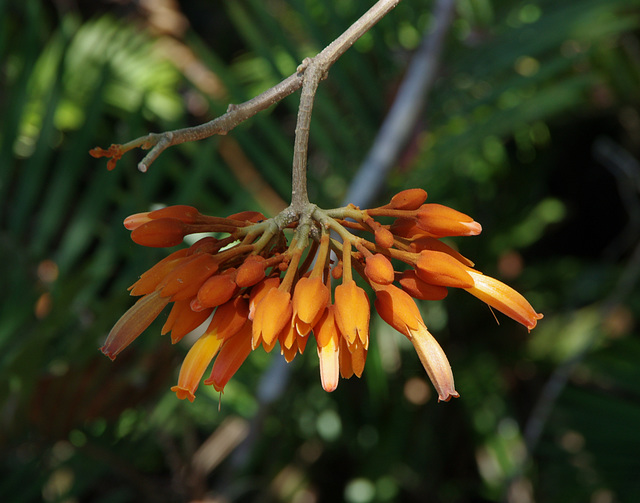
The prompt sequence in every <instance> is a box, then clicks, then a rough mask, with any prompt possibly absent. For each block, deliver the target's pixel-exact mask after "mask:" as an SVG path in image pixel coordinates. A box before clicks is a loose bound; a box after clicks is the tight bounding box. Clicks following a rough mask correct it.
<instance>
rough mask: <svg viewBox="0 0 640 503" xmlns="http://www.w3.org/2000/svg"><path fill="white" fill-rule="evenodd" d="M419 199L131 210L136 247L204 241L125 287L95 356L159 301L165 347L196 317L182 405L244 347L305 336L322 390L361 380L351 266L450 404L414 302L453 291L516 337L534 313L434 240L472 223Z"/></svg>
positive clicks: (289, 351) (117, 348) (145, 319)
mask: <svg viewBox="0 0 640 503" xmlns="http://www.w3.org/2000/svg"><path fill="white" fill-rule="evenodd" d="M426 199H427V193H426V192H425V191H424V190H422V189H409V190H406V191H402V192H400V193H399V194H396V195H395V196H394V197H393V198H392V199H391V201H390V202H389V203H388V204H386V205H383V206H380V207H378V208H373V209H369V210H361V209H359V208H357V207H355V206H353V205H350V206H347V207H344V208H337V209H333V210H321V209H319V208H317V207H316V206H314V205H309V207H308V208H307V209H306V210H304V211H302V212H299V213H294V212H286V211H285V212H283V213H281V214H280V215H278V216H277V217H275V218H271V219H267V218H265V217H264V216H263V215H262V214H260V213H257V212H252V211H247V212H241V213H236V214H234V215H230V216H229V217H226V218H220V217H211V216H207V215H203V214H202V213H200V212H199V211H198V210H196V209H195V208H193V207H191V206H170V207H167V208H163V209H160V210H156V211H151V212H144V213H137V214H135V215H131V216H130V217H128V218H127V219H125V227H126V228H127V229H128V230H130V231H131V237H132V239H133V240H134V241H135V242H136V243H138V244H140V245H143V246H151V247H165V246H176V245H179V244H181V243H182V240H183V238H184V236H186V235H189V234H195V233H202V232H205V233H210V234H214V235H215V237H214V236H211V235H209V236H208V237H204V238H201V239H199V240H198V241H196V242H195V243H194V244H193V245H191V246H189V247H186V248H183V249H180V250H178V251H174V252H173V253H171V254H170V255H169V256H167V257H166V258H165V259H163V260H161V261H160V262H158V263H157V264H156V265H154V266H153V267H151V268H150V269H149V270H148V271H146V272H145V273H143V274H142V275H141V276H140V278H139V279H138V280H137V281H136V282H135V283H134V284H133V285H132V286H131V287H130V292H131V295H134V296H139V297H140V300H138V302H136V304H134V306H133V307H131V308H130V309H129V310H128V311H127V312H126V313H125V314H124V315H123V316H122V318H120V320H119V321H118V322H117V323H116V325H115V326H114V327H113V329H112V330H111V332H110V333H109V335H108V337H107V340H106V342H105V344H104V346H103V347H102V351H103V352H104V353H105V354H106V355H107V356H109V357H110V358H112V359H113V358H115V357H116V356H117V355H118V354H119V353H120V352H121V351H122V350H123V349H125V348H126V347H127V346H128V345H129V344H131V343H132V342H133V341H134V340H135V339H136V338H137V337H138V336H140V335H141V334H142V332H144V331H145V330H146V329H147V328H148V327H149V326H150V325H151V323H152V322H153V321H154V319H155V318H157V317H158V315H159V314H160V312H162V311H163V310H164V309H165V308H166V307H167V306H168V305H170V304H171V311H170V312H169V315H168V318H167V320H166V322H165V324H164V326H163V328H162V333H163V334H165V333H170V334H171V340H172V342H173V343H176V342H178V341H180V340H181V339H182V338H183V337H184V336H185V335H186V334H187V333H189V332H190V331H192V330H194V329H195V328H197V327H198V326H199V325H202V324H204V323H207V322H208V323H209V324H208V326H207V328H206V329H205V330H204V333H203V334H202V335H201V336H200V338H198V339H197V340H196V342H195V343H194V344H193V345H192V347H191V349H190V350H189V351H188V353H187V355H186V357H185V359H184V362H183V364H182V367H181V369H180V374H179V377H178V384H177V385H176V386H174V387H173V388H172V390H173V391H175V392H176V395H177V396H178V398H181V399H185V398H186V399H188V400H191V401H193V400H194V398H195V392H196V390H197V389H198V387H199V385H200V383H201V381H202V378H203V376H204V373H205V372H206V371H207V369H208V367H209V366H210V365H211V362H212V361H213V366H212V368H211V375H210V377H209V378H208V379H206V380H204V384H206V385H212V386H213V387H214V388H215V389H216V390H218V391H223V390H224V388H225V386H226V384H227V383H228V382H229V380H230V379H231V378H232V377H233V375H234V374H235V373H236V371H237V370H238V369H239V368H240V367H241V365H242V363H243V362H244V361H245V360H246V358H247V357H248V356H249V355H250V354H251V352H252V351H254V350H258V349H259V348H260V347H262V348H263V349H264V350H265V351H271V350H272V349H274V347H275V346H277V345H279V346H280V352H281V354H282V355H283V356H284V358H285V359H286V360H287V361H291V360H293V358H295V356H296V355H297V354H298V353H303V352H304V350H305V348H306V347H307V342H308V341H309V339H310V338H311V337H314V338H315V342H316V343H315V344H313V345H314V346H315V347H316V350H317V355H318V359H319V362H320V380H321V383H322V386H323V388H324V389H325V390H326V391H333V390H335V389H336V388H337V386H338V382H339V379H340V377H342V378H349V377H351V376H352V375H354V374H355V375H357V376H358V377H360V376H361V375H362V373H363V371H364V368H365V362H366V358H367V352H368V348H369V322H370V303H369V297H368V295H367V292H366V290H365V289H364V288H363V287H362V285H359V284H358V283H357V282H356V280H355V279H354V275H353V273H354V271H355V272H356V273H357V274H358V275H359V276H360V277H361V278H362V280H363V283H364V285H369V287H370V288H371V290H373V292H374V294H375V302H374V307H375V309H376V310H377V312H378V313H379V315H380V317H381V318H382V319H383V320H384V321H385V322H386V323H388V324H389V325H390V326H392V327H393V328H395V329H396V330H397V331H399V332H400V333H402V334H404V335H405V336H406V337H407V338H408V339H409V340H410V341H411V342H412V344H413V346H414V348H415V350H416V353H417V354H418V357H419V359H420V361H421V362H422V364H423V366H424V368H425V370H426V372H427V374H428V376H429V378H430V379H431V381H432V382H433V384H434V386H435V388H436V390H437V392H438V398H439V400H441V401H448V400H450V399H451V398H452V397H457V396H459V395H458V392H457V391H456V389H455V386H454V380H453V373H452V371H451V366H450V365H449V362H448V359H447V357H446V355H445V353H444V351H443V350H442V348H441V346H440V344H438V342H437V341H436V339H435V338H434V337H433V335H431V333H430V332H429V330H428V329H427V325H426V323H425V322H424V320H423V319H422V316H421V314H420V310H419V309H418V306H417V305H416V303H415V301H414V299H420V300H441V299H443V298H444V297H446V296H447V293H448V289H449V288H460V289H464V290H466V291H467V292H469V293H471V294H472V295H474V296H475V297H477V298H479V299H480V300H482V301H484V302H486V303H487V304H488V305H490V306H491V307H493V308H495V309H497V310H498V311H501V312H502V313H504V314H506V315H507V316H509V317H511V318H513V319H514V320H516V321H517V322H519V323H521V324H523V325H524V326H525V327H527V328H528V329H529V330H531V329H533V328H534V327H535V326H536V323H537V321H538V320H539V319H540V318H542V315H541V314H538V313H537V312H536V311H535V310H534V309H533V308H532V307H531V305H530V304H529V303H528V302H527V301H526V300H525V299H524V297H522V295H520V294H519V293H517V292H516V291H515V290H513V289H512V288H510V287H508V286H507V285H505V284H504V283H501V282H500V281H498V280H496V279H494V278H490V277H488V276H485V275H484V274H482V273H481V272H479V271H477V270H476V269H474V264H473V262H471V261H470V260H469V259H467V258H466V257H464V256H462V255H461V254H460V253H458V252H457V251H456V250H454V249H453V248H451V247H450V246H448V245H447V244H445V243H444V242H443V241H441V238H443V237H448V236H469V235H476V234H479V233H480V231H481V226H480V224H478V223H477V222H475V221H474V220H473V219H472V218H470V217H468V216H467V215H464V214H463V213H460V212H458V211H456V210H453V209H452V208H448V207H446V206H442V205H438V204H431V203H429V204H425V201H426ZM381 217H383V218H385V219H387V221H388V220H389V219H392V222H391V223H383V221H380V220H378V219H380V218H381ZM351 230H355V231H358V232H357V235H356V234H354V233H352V232H351ZM331 231H333V233H334V234H333V236H337V238H335V237H332V234H331ZM290 232H291V233H292V234H289V233H290ZM366 236H371V237H370V238H367V237H366ZM331 252H333V253H334V254H335V256H337V260H332V259H331ZM397 264H403V266H402V267H400V268H398V269H400V270H396V267H397ZM332 299H333V300H332ZM212 315H213V316H212ZM209 318H211V320H210V321H208V320H209Z"/></svg>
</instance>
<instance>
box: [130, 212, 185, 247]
mask: <svg viewBox="0 0 640 503" xmlns="http://www.w3.org/2000/svg"><path fill="white" fill-rule="evenodd" d="M186 234H189V226H188V225H186V224H184V223H182V222H181V221H180V220H176V219H173V218H160V219H158V220H149V221H148V222H146V223H143V224H142V225H139V226H138V227H136V228H135V229H133V231H132V232H131V239H132V240H133V241H134V242H135V243H137V244H139V245H142V246H149V247H152V248H165V247H169V246H176V245H179V244H180V243H182V240H183V238H184V236H185V235H186Z"/></svg>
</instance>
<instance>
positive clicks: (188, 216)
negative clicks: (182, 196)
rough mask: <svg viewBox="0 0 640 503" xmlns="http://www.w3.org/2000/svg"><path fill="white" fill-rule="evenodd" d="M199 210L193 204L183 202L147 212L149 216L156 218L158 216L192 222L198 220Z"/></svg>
mask: <svg viewBox="0 0 640 503" xmlns="http://www.w3.org/2000/svg"><path fill="white" fill-rule="evenodd" d="M199 216H200V212H199V211H198V210H197V209H195V208H194V207H193V206H186V205H183V204H179V205H175V206H167V207H166V208H160V209H159V210H154V211H152V212H150V213H149V218H151V219H153V220H157V219H159V218H174V219H176V220H180V221H181V222H184V223H185V224H193V223H195V222H196V221H197V220H198V217H199Z"/></svg>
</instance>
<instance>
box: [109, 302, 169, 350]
mask: <svg viewBox="0 0 640 503" xmlns="http://www.w3.org/2000/svg"><path fill="white" fill-rule="evenodd" d="M168 303H169V299H167V298H165V297H160V294H159V292H153V293H150V294H148V295H145V296H144V297H142V298H140V299H139V300H138V302H136V303H135V304H134V305H133V306H132V307H130V308H129V310H128V311H127V312H126V313H124V314H123V315H122V317H121V318H120V319H119V320H118V322H117V323H116V324H115V325H114V326H113V328H112V329H111V331H110V332H109V335H108V336H107V340H106V341H105V343H104V346H102V347H101V348H100V351H102V352H103V353H104V354H105V355H107V356H108V357H109V358H111V359H112V360H114V359H115V358H116V356H117V354H118V353H119V352H120V351H122V350H123V349H124V348H126V347H127V346H128V345H129V344H131V343H132V342H133V341H134V340H135V339H136V338H137V337H138V336H139V335H140V334H141V333H142V332H144V331H145V330H146V329H147V328H149V325H151V323H152V322H153V320H155V319H156V318H157V317H158V315H159V314H160V313H161V312H162V310H163V309H164V308H165V307H166V305H167V304H168Z"/></svg>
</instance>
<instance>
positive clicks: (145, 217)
mask: <svg viewBox="0 0 640 503" xmlns="http://www.w3.org/2000/svg"><path fill="white" fill-rule="evenodd" d="M149 221H151V218H150V217H149V212H148V211H145V212H143V213H134V214H133V215H129V216H128V217H127V218H125V219H124V222H123V224H124V228H125V229H127V230H128V231H132V230H133V229H136V228H138V227H140V226H141V225H142V224H146V223H147V222H149Z"/></svg>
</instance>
